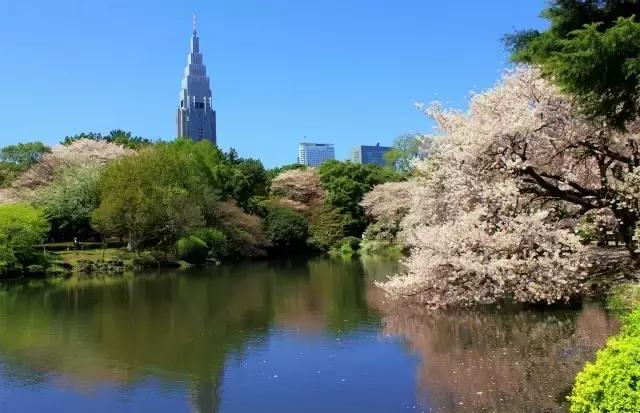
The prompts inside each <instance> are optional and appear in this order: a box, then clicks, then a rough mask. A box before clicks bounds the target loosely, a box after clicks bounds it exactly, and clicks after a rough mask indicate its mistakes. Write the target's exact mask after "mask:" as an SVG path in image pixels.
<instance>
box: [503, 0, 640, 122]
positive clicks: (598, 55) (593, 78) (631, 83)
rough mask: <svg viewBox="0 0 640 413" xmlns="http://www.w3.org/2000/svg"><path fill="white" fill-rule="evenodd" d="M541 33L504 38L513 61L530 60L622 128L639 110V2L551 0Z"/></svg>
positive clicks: (594, 112) (589, 107)
mask: <svg viewBox="0 0 640 413" xmlns="http://www.w3.org/2000/svg"><path fill="white" fill-rule="evenodd" d="M542 17H544V18H546V19H547V20H549V22H550V26H549V28H548V29H547V30H545V31H542V32H540V31H535V30H526V31H521V32H518V33H515V34H512V35H507V36H506V37H505V43H506V45H507V47H508V48H510V49H511V50H512V52H513V54H512V59H513V60H514V61H515V62H519V63H527V64H532V65H535V66H537V67H539V68H540V69H541V70H542V73H543V75H544V76H546V77H548V78H550V79H553V81H554V82H556V84H558V85H559V87H560V88H561V89H562V90H563V91H565V92H567V93H570V94H573V95H575V96H576V97H577V98H578V99H579V102H580V104H581V106H582V109H583V110H584V112H585V113H586V114H587V115H589V116H592V117H604V118H606V119H607V120H608V121H609V122H610V123H611V124H613V125H615V126H617V127H619V128H624V127H625V124H626V122H628V121H629V120H632V119H635V118H636V116H637V114H638V113H639V112H640V22H638V18H639V17H640V2H639V1H638V0H581V1H578V0H553V1H551V3H550V5H549V7H548V8H546V9H545V10H544V11H543V12H542Z"/></svg>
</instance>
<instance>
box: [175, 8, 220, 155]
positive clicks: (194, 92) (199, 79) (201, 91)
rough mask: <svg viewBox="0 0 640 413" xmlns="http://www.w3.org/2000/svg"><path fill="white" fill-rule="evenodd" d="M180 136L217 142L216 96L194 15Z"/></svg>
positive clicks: (182, 92) (179, 114)
mask: <svg viewBox="0 0 640 413" xmlns="http://www.w3.org/2000/svg"><path fill="white" fill-rule="evenodd" d="M177 124H178V137H179V138H191V139H193V140H195V141H200V140H203V139H207V140H210V141H211V142H213V143H216V112H215V110H213V98H212V95H211V87H210V86H209V76H207V67H206V66H205V65H204V63H203V59H202V53H200V38H199V37H198V32H197V31H196V22H195V16H194V19H193V36H192V37H191V53H189V57H188V60H187V67H186V68H185V70H184V77H183V78H182V88H181V90H180V107H179V108H178V116H177Z"/></svg>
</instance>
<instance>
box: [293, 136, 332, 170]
mask: <svg viewBox="0 0 640 413" xmlns="http://www.w3.org/2000/svg"><path fill="white" fill-rule="evenodd" d="M335 158H336V154H335V150H334V148H333V145H332V144H330V143H308V142H303V143H301V144H300V146H298V163H299V164H300V165H305V166H312V167H315V166H320V165H322V163H323V162H324V161H329V160H332V159H335Z"/></svg>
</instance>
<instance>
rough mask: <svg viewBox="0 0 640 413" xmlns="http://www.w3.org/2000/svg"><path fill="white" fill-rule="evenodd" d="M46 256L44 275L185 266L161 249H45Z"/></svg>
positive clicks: (185, 265) (115, 271) (116, 271)
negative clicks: (46, 263) (48, 250)
mask: <svg viewBox="0 0 640 413" xmlns="http://www.w3.org/2000/svg"><path fill="white" fill-rule="evenodd" d="M47 258H48V260H49V261H50V262H51V265H50V267H49V268H48V269H47V270H46V273H47V274H48V275H64V274H72V273H85V274H90V273H123V272H125V271H132V270H136V269H144V268H160V267H187V266H188V265H189V264H187V263H186V262H184V261H181V260H177V259H176V258H175V257H174V256H173V255H172V254H170V253H167V252H164V251H141V252H132V251H127V250H126V249H122V248H104V249H102V248H101V249H88V250H67V251H55V252H48V253H47Z"/></svg>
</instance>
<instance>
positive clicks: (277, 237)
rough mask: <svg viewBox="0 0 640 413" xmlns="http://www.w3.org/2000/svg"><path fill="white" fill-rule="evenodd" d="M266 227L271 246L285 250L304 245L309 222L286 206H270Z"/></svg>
mask: <svg viewBox="0 0 640 413" xmlns="http://www.w3.org/2000/svg"><path fill="white" fill-rule="evenodd" d="M266 227H267V228H266V229H267V237H268V239H269V242H270V244H271V246H272V248H274V249H276V250H280V251H287V250H300V249H304V248H305V247H306V240H307V236H308V232H309V223H308V222H307V219H306V218H305V217H303V216H302V215H300V214H298V213H296V212H294V211H292V210H290V209H287V208H271V209H270V210H269V213H268V215H267V225H266Z"/></svg>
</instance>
